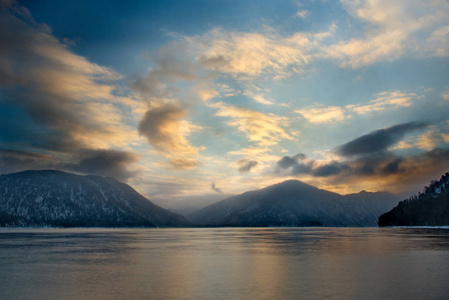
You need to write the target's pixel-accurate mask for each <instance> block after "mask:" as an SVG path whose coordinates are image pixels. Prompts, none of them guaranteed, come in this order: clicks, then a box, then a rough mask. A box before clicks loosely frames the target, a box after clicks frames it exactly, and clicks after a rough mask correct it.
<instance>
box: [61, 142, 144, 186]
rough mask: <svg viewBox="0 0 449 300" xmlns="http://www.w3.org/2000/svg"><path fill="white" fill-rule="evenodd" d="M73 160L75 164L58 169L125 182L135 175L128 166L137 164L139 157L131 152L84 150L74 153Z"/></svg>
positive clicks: (63, 165)
mask: <svg viewBox="0 0 449 300" xmlns="http://www.w3.org/2000/svg"><path fill="white" fill-rule="evenodd" d="M73 159H74V160H75V161H76V163H71V164H62V165H61V166H60V168H62V169H68V170H73V171H75V172H79V173H84V174H93V175H100V176H106V177H113V178H115V179H117V180H119V181H123V182H126V181H127V180H128V179H129V178H131V177H134V176H135V175H136V172H134V171H130V170H129V169H128V166H129V165H130V164H132V163H135V162H137V161H138V159H139V157H138V156H137V155H136V154H134V153H132V152H126V151H120V150H107V149H100V150H93V149H86V150H82V151H80V152H78V153H76V154H75V155H74V158H73Z"/></svg>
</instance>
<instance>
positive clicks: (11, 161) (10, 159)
mask: <svg viewBox="0 0 449 300" xmlns="http://www.w3.org/2000/svg"><path fill="white" fill-rule="evenodd" d="M55 165H56V162H55V160H54V159H52V157H50V156H49V155H45V154H40V153H33V152H27V151H20V150H11V149H0V174H6V173H15V172H20V171H25V170H37V169H52V168H54V167H55Z"/></svg>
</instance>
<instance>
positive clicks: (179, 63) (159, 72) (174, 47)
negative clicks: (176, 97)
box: [131, 41, 202, 98]
mask: <svg viewBox="0 0 449 300" xmlns="http://www.w3.org/2000/svg"><path fill="white" fill-rule="evenodd" d="M145 57H146V58H148V59H150V60H151V62H153V63H154V64H155V67H154V68H151V69H150V70H149V71H148V73H147V74H146V75H145V76H143V77H137V78H134V79H133V83H132V85H131V89H132V90H134V91H137V92H139V93H140V95H141V96H142V97H144V98H145V97H146V98H154V97H155V98H161V97H170V96H172V94H173V93H174V92H175V90H176V89H175V86H176V84H177V83H179V82H190V83H194V82H197V81H200V82H201V81H202V78H201V76H199V75H198V72H197V71H198V67H197V66H196V65H195V63H194V62H193V61H191V60H190V55H189V54H188V49H187V45H185V44H183V43H182V42H179V41H178V42H170V43H168V44H166V45H163V46H162V47H161V48H159V49H158V50H157V51H153V52H147V53H145Z"/></svg>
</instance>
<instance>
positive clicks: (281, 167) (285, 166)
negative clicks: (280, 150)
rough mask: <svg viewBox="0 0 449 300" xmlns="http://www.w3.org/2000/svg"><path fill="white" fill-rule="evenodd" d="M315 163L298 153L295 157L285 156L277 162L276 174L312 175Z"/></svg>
mask: <svg viewBox="0 0 449 300" xmlns="http://www.w3.org/2000/svg"><path fill="white" fill-rule="evenodd" d="M313 165H314V161H313V160H307V157H306V155H305V154H303V153H298V154H296V155H294V156H288V155H287V156H284V157H283V158H281V159H280V160H279V161H277V162H276V171H275V172H276V173H278V174H288V175H298V174H312V169H313Z"/></svg>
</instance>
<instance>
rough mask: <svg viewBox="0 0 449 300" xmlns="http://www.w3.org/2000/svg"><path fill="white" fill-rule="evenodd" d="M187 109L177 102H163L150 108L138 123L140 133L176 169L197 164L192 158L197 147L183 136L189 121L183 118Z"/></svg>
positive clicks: (183, 168) (196, 152)
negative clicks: (168, 159) (167, 158)
mask: <svg viewBox="0 0 449 300" xmlns="http://www.w3.org/2000/svg"><path fill="white" fill-rule="evenodd" d="M186 115H187V110H186V109H184V108H181V107H180V106H179V105H177V104H171V103H168V104H164V105H160V106H156V107H154V108H150V109H149V110H148V111H147V112H146V113H145V115H144V116H143V118H142V120H141V121H140V123H139V126H138V131H139V134H140V135H143V136H145V137H146V138H147V140H148V142H149V143H150V144H151V145H152V146H153V147H154V148H155V149H156V150H157V151H158V152H159V153H162V154H163V155H165V156H167V157H169V158H170V164H171V166H172V167H173V168H174V169H176V170H185V169H191V168H193V167H195V166H197V165H198V162H197V161H195V160H194V159H193V157H194V156H196V155H198V151H199V148H197V147H194V146H192V145H191V144H190V143H189V142H188V141H187V140H186V138H185V137H184V135H185V134H187V132H186V130H187V131H188V130H189V123H187V122H186V121H184V120H183V118H185V117H186Z"/></svg>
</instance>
